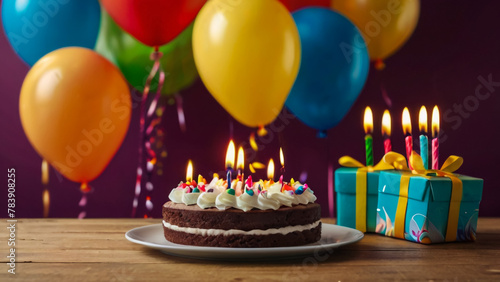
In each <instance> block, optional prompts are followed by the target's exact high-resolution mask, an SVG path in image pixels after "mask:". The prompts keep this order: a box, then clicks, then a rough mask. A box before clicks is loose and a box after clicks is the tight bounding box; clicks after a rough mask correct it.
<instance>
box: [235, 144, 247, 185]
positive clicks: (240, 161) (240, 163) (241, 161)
mask: <svg viewBox="0 0 500 282" xmlns="http://www.w3.org/2000/svg"><path fill="white" fill-rule="evenodd" d="M236 169H237V170H238V180H239V181H241V182H243V179H244V175H245V171H244V170H245V153H244V152H243V148H242V147H241V146H240V147H239V148H238V158H237V161H236Z"/></svg>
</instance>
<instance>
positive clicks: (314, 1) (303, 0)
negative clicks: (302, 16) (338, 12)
mask: <svg viewBox="0 0 500 282" xmlns="http://www.w3.org/2000/svg"><path fill="white" fill-rule="evenodd" d="M279 1H280V2H281V3H283V5H285V7H286V8H287V9H288V11H290V12H294V11H295V10H298V9H300V8H304V7H310V6H317V7H330V4H331V3H332V0H279Z"/></svg>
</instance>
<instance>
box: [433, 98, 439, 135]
mask: <svg viewBox="0 0 500 282" xmlns="http://www.w3.org/2000/svg"><path fill="white" fill-rule="evenodd" d="M438 135H439V109H438V106H434V109H432V138H436V137H437V136H438Z"/></svg>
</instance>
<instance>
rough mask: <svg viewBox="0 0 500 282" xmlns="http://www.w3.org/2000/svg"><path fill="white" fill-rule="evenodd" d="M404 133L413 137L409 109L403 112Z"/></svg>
mask: <svg viewBox="0 0 500 282" xmlns="http://www.w3.org/2000/svg"><path fill="white" fill-rule="evenodd" d="M403 132H404V134H405V135H411V119H410V111H409V110H408V108H407V107H405V108H404V110H403Z"/></svg>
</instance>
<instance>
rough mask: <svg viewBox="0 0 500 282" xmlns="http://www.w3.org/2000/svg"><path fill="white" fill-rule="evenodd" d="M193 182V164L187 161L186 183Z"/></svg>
mask: <svg viewBox="0 0 500 282" xmlns="http://www.w3.org/2000/svg"><path fill="white" fill-rule="evenodd" d="M191 181H193V162H192V161H191V160H189V161H188V166H187V169H186V183H188V182H191Z"/></svg>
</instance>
